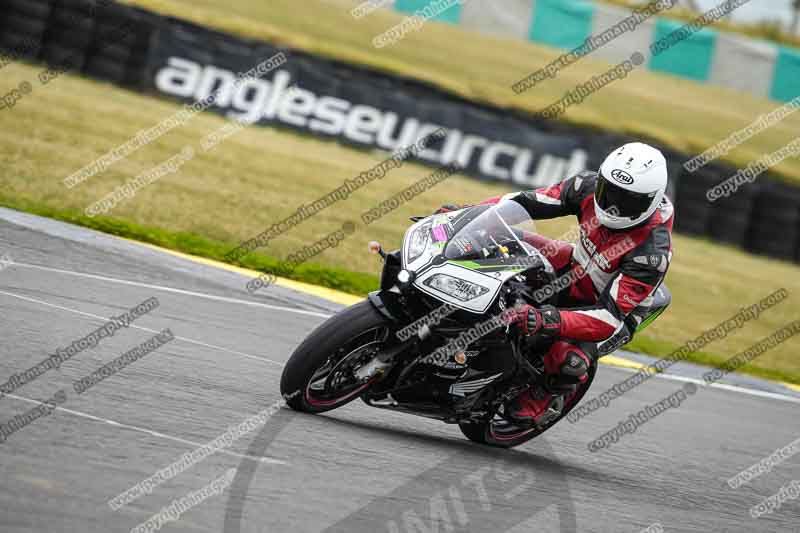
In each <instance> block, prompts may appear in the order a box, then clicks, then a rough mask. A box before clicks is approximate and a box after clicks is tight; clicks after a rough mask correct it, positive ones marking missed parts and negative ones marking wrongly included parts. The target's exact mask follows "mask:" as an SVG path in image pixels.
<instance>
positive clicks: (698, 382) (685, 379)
mask: <svg viewBox="0 0 800 533" xmlns="http://www.w3.org/2000/svg"><path fill="white" fill-rule="evenodd" d="M607 366H609V367H611V368H616V369H617V370H622V371H623V372H629V373H632V374H635V373H636V372H638V370H635V369H633V368H625V367H619V366H613V365H607ZM653 377H654V378H661V379H668V380H671V381H682V382H684V383H694V384H696V385H698V388H708V387H710V388H712V389H722V390H728V391H732V392H738V393H741V394H747V395H749V396H758V397H760V398H769V399H771V400H782V401H784V402H790V403H800V398H795V397H794V396H787V395H785V394H780V393H777V392H768V391H762V390H758V389H746V388H744V387H739V386H738V385H729V384H727V383H712V384H710V385H709V384H708V383H706V382H705V380H702V379H697V378H690V377H686V376H678V375H676V374H664V373H661V374H656V375H655V376H653Z"/></svg>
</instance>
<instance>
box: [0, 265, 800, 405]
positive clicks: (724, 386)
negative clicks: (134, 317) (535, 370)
mask: <svg viewBox="0 0 800 533" xmlns="http://www.w3.org/2000/svg"><path fill="white" fill-rule="evenodd" d="M15 266H21V267H24V268H34V269H39V270H44V271H47V272H56V273H60V274H68V275H72V276H80V277H86V278H92V279H99V280H103V281H110V282H113V283H122V284H124V285H133V286H137V287H146V288H150V289H156V290H161V291H166V292H173V293H177V294H185V295H188V296H196V297H199V298H207V299H209V300H217V301H221V302H228V303H238V304H242V305H250V306H255V307H263V308H265V309H274V310H277V311H287V312H290V313H297V314H301V315H309V316H316V317H319V318H330V317H331V315H329V314H325V313H317V312H314V311H306V310H304V309H294V308H291V307H283V306H278V305H269V304H263V303H260V302H250V301H247V300H238V299H235V298H225V297H223V296H214V295H211V294H204V293H200V292H194V291H186V290H183V289H175V288H173V287H163V286H161V285H151V284H149V283H140V282H137V281H128V280H122V279H117V278H109V277H106V276H98V275H96V274H85V273H83V272H73V271H70V270H62V269H58V268H50V267H44V266H40V265H31V264H28V263H16V262H15V263H12V264H11V265H10V267H11V268H13V267H15ZM0 293H2V291H0ZM5 294H9V293H5ZM12 296H16V295H12ZM48 305H52V304H48ZM54 307H56V306H54ZM68 310H69V309H68ZM85 314H87V315H88V313H85ZM89 316H95V317H96V318H102V319H103V320H107V319H106V318H103V317H97V316H96V315H89ZM132 327H136V326H132ZM141 329H144V328H141ZM146 331H152V330H146ZM176 338H177V337H176ZM190 342H193V341H190ZM198 344H200V343H198ZM218 349H221V350H223V351H228V352H231V351H232V350H227V349H225V348H218ZM235 353H239V352H235ZM239 355H243V356H245V357H252V358H255V359H259V360H262V361H268V362H271V363H275V364H279V365H283V363H277V362H276V361H271V360H269V359H265V358H261V357H255V356H252V355H247V354H241V353H239ZM609 366H611V365H609ZM614 368H617V369H619V370H627V371H630V372H637V370H633V369H626V368H622V367H614ZM655 377H657V378H663V379H672V380H677V381H686V382H696V383H699V384H701V385H704V386H705V382H704V381H702V380H697V379H694V378H687V377H682V376H677V375H674V374H659V375H658V376H655ZM711 387H713V388H718V389H724V390H730V391H734V392H739V393H742V394H748V395H750V396H759V397H762V398H771V399H775V400H784V401H788V402H792V403H800V399H798V398H795V397H793V396H786V395H782V394H779V393H774V392H766V391H760V390H756V389H746V388H743V387H739V386H736V385H727V384H725V383H714V384H712V385H711Z"/></svg>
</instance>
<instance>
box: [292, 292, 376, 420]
mask: <svg viewBox="0 0 800 533" xmlns="http://www.w3.org/2000/svg"><path fill="white" fill-rule="evenodd" d="M389 335H390V325H389V323H388V321H387V320H386V318H385V317H384V316H383V315H381V314H380V313H378V311H377V310H376V309H375V307H374V306H373V305H372V304H371V303H369V302H368V301H363V302H361V303H358V304H356V305H354V306H352V307H349V308H347V309H345V310H344V311H342V312H340V313H338V314H336V315H335V316H333V317H331V318H329V319H328V320H327V321H325V322H324V323H323V324H322V325H320V326H319V327H318V328H317V329H315V330H314V331H313V332H312V333H311V335H309V336H308V337H307V338H306V339H305V340H304V341H303V342H302V343H301V344H300V346H298V347H297V349H296V350H295V351H294V353H293V354H292V356H291V357H290V358H289V361H288V362H287V363H286V366H285V367H284V369H283V375H282V376H281V394H282V395H283V397H284V398H286V403H287V404H288V405H289V407H291V408H292V409H294V410H296V411H304V412H307V413H322V412H325V411H330V410H332V409H336V408H337V407H341V406H342V405H344V404H346V403H349V402H351V401H352V400H354V399H356V398H358V397H359V396H360V395H361V394H363V393H364V392H365V391H366V390H367V389H368V388H369V387H370V385H372V383H374V382H375V379H376V378H374V377H371V378H367V377H363V376H359V375H358V374H357V373H358V371H359V369H361V368H362V367H363V366H364V365H365V364H366V363H368V362H369V361H371V360H372V359H374V358H375V356H376V355H377V354H378V353H379V352H380V351H381V350H382V349H383V348H385V347H386V346H387V343H388V340H389Z"/></svg>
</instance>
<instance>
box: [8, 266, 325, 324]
mask: <svg viewBox="0 0 800 533" xmlns="http://www.w3.org/2000/svg"><path fill="white" fill-rule="evenodd" d="M17 266H19V267H23V268H33V269H37V270H44V271H45V272H55V273H58V274H67V275H70V276H79V277H84V278H90V279H97V280H101V281H110V282H112V283H121V284H123V285H132V286H134V287H145V288H148V289H155V290H159V291H164V292H172V293H175V294H183V295H186V296H195V297H197V298H205V299H207V300H216V301H218V302H226V303H233V304H241V305H249V306H252V307H262V308H264V309H272V310H275V311H286V312H289V313H296V314H299V315H308V316H315V317H318V318H330V316H331V315H329V314H326V313H317V312H315V311H306V310H305V309H295V308H293V307H284V306H281V305H270V304H265V303H261V302H251V301H248V300H239V299H237V298H226V297H224V296H215V295H213V294H205V293H202V292H195V291H187V290H184V289H176V288H174V287H164V286H163V285H153V284H150V283H141V282H138V281H129V280H125V279H118V278H109V277H106V276H99V275H97V274H87V273H85V272H74V271H72V270H62V269H60V268H50V267H45V266H41V265H31V264H28V263H17V262H14V263H12V264H11V265H10V268H13V267H17Z"/></svg>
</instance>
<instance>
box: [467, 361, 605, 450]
mask: <svg viewBox="0 0 800 533" xmlns="http://www.w3.org/2000/svg"><path fill="white" fill-rule="evenodd" d="M596 370H597V363H596V362H593V364H592V366H591V367H590V368H589V379H588V380H586V383H582V384H581V385H580V386H579V388H578V391H577V394H576V395H575V396H574V397H573V398H571V399H570V403H569V405H567V406H566V407H565V408H564V410H563V412H562V413H561V414H560V415H559V416H558V418H556V419H555V420H553V421H551V422H549V423H548V424H546V425H545V426H544V427H543V428H542V429H538V428H535V427H520V426H514V425H513V424H511V423H508V421H507V420H506V422H507V423H506V427H503V428H502V430H500V429H501V428H500V426H499V425H498V423H497V420H498V418H500V419H503V417H502V415H500V414H498V413H492V416H490V417H488V418H486V419H484V420H482V421H480V422H469V423H467V422H461V423H459V424H458V427H459V429H461V433H463V434H464V436H465V437H467V438H468V439H469V440H471V441H473V442H477V443H479V444H486V445H487V446H495V447H498V448H513V447H515V446H519V445H520V444H524V443H526V442H528V441H529V440H531V439H534V438H536V437H538V436H539V435H541V434H542V433H544V432H545V431H547V430H548V429H550V428H551V427H553V426H554V425H556V424H557V423H558V422H559V421H560V420H561V419H562V418H564V417H565V416H567V414H568V413H569V412H570V411H571V410H572V409H573V408H574V407H575V406H576V405H578V403H580V401H581V399H582V398H583V396H584V395H585V394H586V392H587V391H588V390H589V387H591V386H592V381H593V380H594V375H595V371H596Z"/></svg>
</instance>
